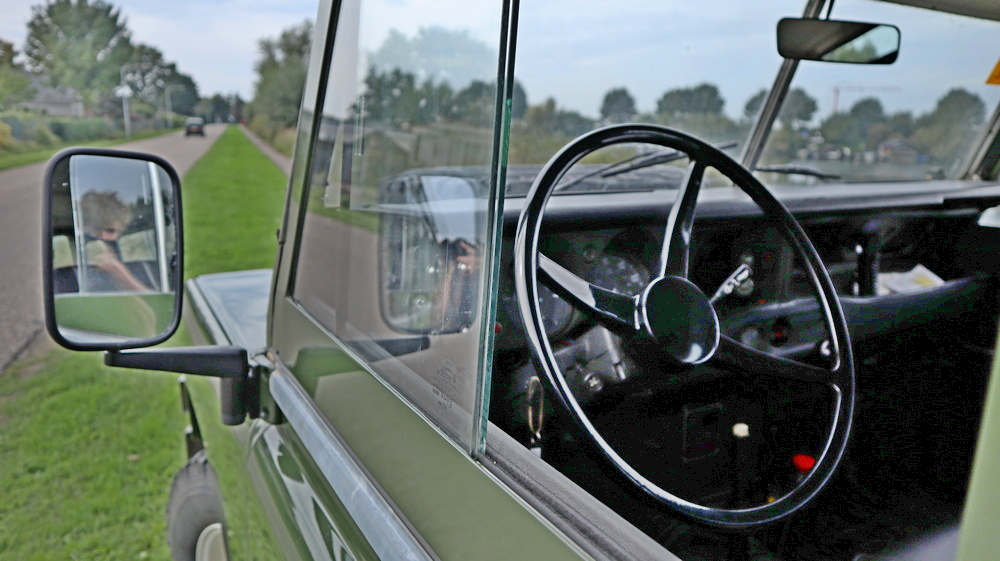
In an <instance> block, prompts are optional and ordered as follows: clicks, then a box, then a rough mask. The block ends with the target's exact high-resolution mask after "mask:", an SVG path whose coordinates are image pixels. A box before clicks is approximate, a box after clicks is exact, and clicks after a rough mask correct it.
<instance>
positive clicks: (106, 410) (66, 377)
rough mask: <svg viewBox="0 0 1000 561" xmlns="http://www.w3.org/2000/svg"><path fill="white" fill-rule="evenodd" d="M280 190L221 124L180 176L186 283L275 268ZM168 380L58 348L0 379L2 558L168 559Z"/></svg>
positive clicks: (177, 427)
mask: <svg viewBox="0 0 1000 561" xmlns="http://www.w3.org/2000/svg"><path fill="white" fill-rule="evenodd" d="M285 184H286V179H285V177H284V175H283V174H282V172H281V171H280V170H279V169H278V168H277V167H276V166H275V165H274V164H273V163H271V161H270V160H268V159H267V158H266V157H265V156H263V155H262V154H260V152H259V151H257V149H256V148H255V147H254V146H253V145H252V144H251V143H250V141H249V140H247V139H246V137H244V136H243V134H242V133H241V132H240V130H239V129H238V128H237V127H229V128H228V129H227V130H226V132H225V133H224V134H223V136H222V138H220V139H219V141H218V142H217V143H216V144H215V146H213V147H212V149H211V150H210V151H209V153H208V154H207V155H206V156H205V157H204V158H203V159H202V160H201V161H199V162H198V163H197V164H196V165H195V166H194V167H193V168H192V169H191V171H190V172H189V173H188V174H187V176H186V177H185V178H184V189H183V195H184V211H185V219H184V227H185V230H184V234H185V240H186V244H185V245H186V247H185V249H186V258H185V263H186V276H194V275H199V274H204V273H209V272H218V271H226V270H238V269H248V268H257V267H269V266H271V265H272V264H273V259H274V250H275V236H274V233H275V230H276V229H277V227H278V223H279V217H280V211H281V206H282V202H283V197H284V187H285ZM182 331H183V329H182ZM185 340H186V336H185V335H184V334H183V333H182V334H181V335H179V336H177V337H175V338H174V340H172V342H174V343H176V344H185ZM176 380H177V377H176V376H175V375H173V374H168V373H150V372H140V371H135V370H116V369H109V368H107V367H105V366H103V364H102V362H101V356H100V355H99V354H98V353H72V352H69V351H63V350H61V349H60V350H55V351H52V352H49V353H47V354H44V355H43V356H39V357H35V358H31V359H28V360H25V361H22V362H20V363H19V364H16V365H15V366H13V367H12V368H10V369H8V370H7V371H6V372H4V373H2V375H0V559H2V560H4V561H6V560H15V559H16V560H34V559H37V560H49V559H100V560H118V559H122V560H125V559H131V560H135V559H151V560H164V561H167V560H169V559H170V554H169V550H168V548H167V545H166V521H165V520H166V515H165V512H166V504H167V496H168V493H169V490H170V483H171V480H172V478H173V474H174V473H175V472H176V471H177V470H178V469H180V467H181V466H183V465H184V459H185V458H184V449H183V437H182V434H183V433H182V431H183V428H184V426H185V425H186V423H187V421H186V419H185V417H184V416H183V415H182V414H181V410H180V400H179V398H178V391H177V382H176Z"/></svg>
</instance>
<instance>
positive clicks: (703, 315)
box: [639, 276, 720, 365]
mask: <svg viewBox="0 0 1000 561" xmlns="http://www.w3.org/2000/svg"><path fill="white" fill-rule="evenodd" d="M639 319H640V321H641V324H642V328H643V329H644V330H645V331H646V334H647V335H649V336H651V337H653V338H654V339H656V341H657V342H658V343H660V344H661V346H662V348H663V350H664V351H666V352H667V354H668V355H669V356H670V357H671V358H673V359H674V360H675V361H677V362H678V363H680V364H686V365H696V364H702V363H704V362H705V361H707V360H708V359H710V358H712V356H713V355H714V354H715V351H716V349H718V348H719V335H720V328H719V316H718V314H716V312H715V308H713V307H712V304H711V302H710V301H709V299H708V297H707V296H705V293H704V292H702V291H701V289H700V288H698V287H697V286H695V284H694V283H693V282H691V281H689V280H687V279H685V278H682V277H675V276H669V277H662V278H659V279H656V280H655V281H653V282H652V283H650V284H649V285H648V286H647V287H646V289H645V290H644V291H643V292H642V296H641V297H640V300H639Z"/></svg>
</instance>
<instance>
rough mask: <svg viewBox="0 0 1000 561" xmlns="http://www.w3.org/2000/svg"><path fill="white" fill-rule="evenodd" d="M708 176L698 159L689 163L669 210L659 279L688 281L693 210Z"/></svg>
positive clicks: (661, 252) (703, 165)
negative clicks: (676, 278)
mask: <svg viewBox="0 0 1000 561" xmlns="http://www.w3.org/2000/svg"><path fill="white" fill-rule="evenodd" d="M704 177H705V164H703V163H702V162H700V161H698V160H695V161H692V162H691V163H690V164H688V167H687V172H686V173H685V174H684V179H683V181H681V187H680V190H679V191H678V192H677V199H676V200H675V201H674V204H673V206H671V207H670V215H669V217H668V218H667V229H666V232H665V233H664V235H663V248H662V249H661V251H660V276H661V277H666V276H677V277H683V278H687V275H688V261H689V255H690V253H691V232H692V231H693V230H694V209H695V204H696V203H697V202H698V193H699V191H701V182H702V179H704Z"/></svg>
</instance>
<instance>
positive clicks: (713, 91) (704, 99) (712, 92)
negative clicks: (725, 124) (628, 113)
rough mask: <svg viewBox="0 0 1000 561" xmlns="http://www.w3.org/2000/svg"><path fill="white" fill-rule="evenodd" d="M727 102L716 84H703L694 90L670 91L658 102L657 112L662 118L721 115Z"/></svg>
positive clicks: (679, 89)
mask: <svg viewBox="0 0 1000 561" xmlns="http://www.w3.org/2000/svg"><path fill="white" fill-rule="evenodd" d="M725 104H726V102H725V100H723V99H722V95H721V94H719V88H718V87H716V86H715V85H714V84H709V83H703V84H698V85H697V86H695V87H693V88H677V89H673V90H669V91H667V92H665V93H664V94H663V96H662V97H661V98H660V99H659V100H658V101H657V102H656V112H657V113H658V114H660V115H662V116H674V117H676V116H681V115H721V114H722V108H723V107H724V106H725Z"/></svg>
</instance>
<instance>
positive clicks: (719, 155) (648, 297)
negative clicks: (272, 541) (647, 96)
mask: <svg viewBox="0 0 1000 561" xmlns="http://www.w3.org/2000/svg"><path fill="white" fill-rule="evenodd" d="M633 142H635V143H639V142H641V143H647V144H653V145H658V146H662V147H665V148H668V149H672V150H676V151H678V152H681V153H684V154H686V155H687V157H688V159H689V164H688V167H687V171H686V173H685V176H684V179H683V181H682V184H681V186H680V189H679V191H678V192H677V196H676V200H675V201H674V203H673V205H672V206H671V207H670V213H669V216H668V219H667V226H666V232H665V234H664V238H663V239H664V242H663V246H662V248H661V251H660V259H659V267H658V274H654V275H653V276H654V277H655V278H653V280H652V281H650V282H649V283H648V284H647V285H646V287H645V288H644V289H643V290H642V292H641V293H640V294H638V295H636V296H627V295H621V294H618V293H615V292H612V291H611V290H608V289H606V288H601V287H599V286H595V285H593V284H590V283H589V282H587V281H586V280H584V279H582V278H580V277H579V276H577V275H576V274H574V273H572V272H570V271H569V270H567V269H565V268H564V267H562V266H561V265H559V264H558V263H556V262H555V261H553V260H551V259H549V258H547V257H545V256H544V255H542V254H541V253H539V251H538V243H539V234H540V231H541V225H542V220H543V217H544V212H545V206H546V203H547V201H548V199H549V196H550V195H551V194H552V192H553V190H554V189H555V187H556V185H557V184H558V183H559V180H560V179H561V178H562V177H563V175H564V174H565V173H566V171H567V170H568V169H569V168H570V167H571V166H572V165H573V164H575V163H576V162H578V161H580V160H581V159H582V158H583V157H584V156H586V155H587V154H590V153H591V152H594V151H595V150H597V149H599V148H604V147H608V146H612V145H616V144H622V143H633ZM708 167H712V168H714V169H716V170H717V171H719V172H720V173H722V174H723V175H725V176H726V177H727V178H728V179H729V180H731V181H732V182H733V183H734V184H735V185H736V186H738V187H739V188H741V189H742V190H743V191H744V192H745V193H746V194H747V195H749V196H750V198H751V199H753V201H754V202H756V204H757V205H758V206H759V207H760V208H761V210H762V211H763V213H764V216H765V218H769V219H771V220H772V221H773V222H774V223H775V224H776V226H777V228H778V229H779V230H780V231H781V232H782V233H783V235H784V237H785V238H786V239H787V240H788V243H789V244H790V245H791V246H792V248H793V251H795V252H796V253H797V254H798V256H799V257H801V260H802V262H803V263H804V264H805V268H806V272H807V275H808V277H809V278H810V280H811V282H812V284H813V286H814V289H815V291H816V298H817V300H818V302H819V307H820V310H821V312H822V317H823V321H824V323H825V325H826V331H827V333H828V334H829V336H830V339H829V341H828V344H829V348H828V349H824V350H828V351H829V353H828V354H829V359H830V360H829V361H828V362H827V365H828V366H825V367H820V366H813V365H810V364H806V363H803V362H800V361H797V360H792V359H788V358H784V357H780V356H777V355H773V354H769V353H766V352H763V351H759V350H757V349H753V348H751V347H748V346H746V345H744V344H742V343H740V342H739V341H737V340H735V339H733V338H731V337H729V336H726V335H723V334H722V333H721V328H720V323H719V316H718V314H717V313H716V311H715V308H714V307H713V304H712V300H713V299H710V298H709V297H708V296H706V295H705V294H704V293H703V292H702V291H701V290H700V289H699V288H698V287H697V286H695V284H694V283H692V282H691V281H690V280H688V263H689V259H690V253H691V233H692V227H693V225H694V219H695V205H696V201H697V198H698V192H699V190H700V188H701V183H702V180H703V177H704V174H705V170H706V168H708ZM514 259H515V263H514V265H515V275H514V279H515V285H516V290H517V298H518V306H519V309H520V312H521V317H522V320H523V323H524V326H525V331H526V335H527V337H528V340H529V341H530V343H531V345H532V348H533V349H532V350H533V353H534V356H535V358H536V362H537V367H538V368H539V369H540V370H541V371H542V373H543V374H544V376H545V377H546V379H547V381H548V384H549V385H550V387H551V388H553V390H554V392H555V393H556V395H557V398H558V401H559V403H560V404H561V406H562V408H563V409H564V410H565V411H566V412H567V413H568V414H569V416H570V417H572V418H573V420H574V421H575V422H576V423H577V424H578V425H579V427H580V428H581V429H582V430H583V431H584V432H585V433H586V435H588V436H589V438H590V439H592V441H593V443H594V444H595V445H596V447H597V448H598V449H599V450H600V452H601V455H602V456H603V457H604V458H605V459H606V460H607V461H608V462H610V464H611V465H612V466H614V468H615V469H616V470H617V471H618V472H619V473H620V474H621V475H623V476H624V477H625V478H626V479H627V480H628V481H630V482H631V483H632V484H634V485H635V486H636V487H638V488H639V489H641V490H642V491H643V492H645V494H647V495H649V496H650V497H652V498H653V499H654V500H656V501H657V502H659V503H660V504H662V505H664V506H666V507H667V508H669V509H672V510H673V511H675V512H677V513H679V514H681V515H683V516H686V517H688V518H690V519H693V520H695V521H699V522H702V523H705V524H708V525H711V526H716V527H728V528H746V527H752V526H757V525H761V524H766V523H770V522H773V521H776V520H778V519H781V518H784V517H785V516H788V515H789V514H791V513H793V512H795V511H797V510H798V509H800V508H801V507H803V506H804V505H806V504H807V503H809V501H811V500H812V499H813V498H814V497H816V494H817V493H819V491H820V490H822V488H823V487H824V486H825V485H826V484H827V482H828V481H829V480H830V477H831V476H832V475H833V473H834V471H835V470H836V468H837V465H838V463H839V462H840V459H841V457H842V456H843V453H844V450H845V448H846V447H847V443H848V438H849V436H850V432H851V422H852V416H853V410H854V401H855V379H854V360H853V357H852V354H851V344H850V337H849V335H848V330H847V322H846V319H845V317H844V312H843V310H842V308H841V305H840V300H839V299H838V297H837V292H836V290H835V288H834V286H833V283H832V282H831V280H830V276H829V273H828V272H827V270H826V267H824V265H823V262H822V261H821V260H820V257H819V255H818V254H817V252H816V249H815V248H814V247H813V245H812V243H811V242H810V241H809V238H808V237H807V236H806V234H805V232H804V231H803V230H802V227H801V225H800V224H799V223H798V221H797V220H796V219H795V217H793V216H792V214H791V213H790V212H789V211H788V210H787V209H786V208H785V207H784V205H782V204H781V203H780V202H779V201H778V200H777V199H776V198H775V197H774V195H772V194H771V193H770V192H769V191H768V190H767V188H765V187H764V185H763V184H761V182H760V181H758V180H757V179H756V178H755V177H754V176H753V175H752V174H751V173H750V171H749V170H747V169H746V168H745V167H743V166H742V165H740V164H739V163H737V162H736V161H735V160H733V159H732V158H730V157H729V156H727V155H726V154H725V153H723V152H722V151H720V150H719V149H717V148H715V147H714V146H712V145H710V144H708V143H706V142H704V141H702V140H700V139H698V138H695V137H693V136H690V135H687V134H684V133H681V132H678V131H675V130H672V129H669V128H666V127H660V126H655V125H647V124H626V125H614V126H609V127H605V128H602V129H598V130H595V131H592V132H590V133H588V134H585V135H583V136H581V137H579V138H577V139H576V140H574V141H573V142H571V143H570V144H568V145H566V146H565V147H564V148H563V149H562V150H560V151H559V153H557V154H556V155H555V156H553V157H552V159H551V160H549V162H548V163H547V164H546V165H545V167H544V168H542V171H541V172H540V173H539V175H538V177H536V178H535V181H534V183H533V184H532V186H531V189H530V191H529V192H528V195H527V200H526V201H525V205H524V209H523V211H522V213H521V217H520V220H519V222H518V226H517V234H516V238H515V257H514ZM540 275H541V277H542V278H543V279H544V281H545V283H546V284H547V285H548V286H549V287H551V288H552V289H554V290H556V291H557V292H558V293H560V294H562V295H563V296H565V297H566V298H567V299H568V300H569V301H570V303H572V304H573V305H574V306H575V307H577V308H578V309H580V310H582V311H584V312H585V313H587V314H588V315H589V316H591V317H592V318H593V319H594V320H595V321H597V322H598V323H600V324H601V325H604V326H605V327H607V328H609V329H610V330H612V331H613V332H615V333H617V334H619V335H623V336H625V337H631V338H633V339H640V340H644V341H647V342H650V343H652V344H655V345H657V346H658V347H659V348H662V349H663V351H665V354H666V355H667V356H668V357H670V358H671V359H672V361H673V362H675V363H676V364H677V365H680V366H686V367H693V366H696V365H701V364H706V363H709V362H710V361H711V362H712V363H713V364H718V365H720V366H722V367H724V368H725V369H726V370H728V371H730V372H734V373H738V374H747V375H751V376H770V377H775V378H779V379H791V380H798V381H806V382H810V383H814V384H822V385H825V386H827V387H828V388H829V389H830V390H832V395H833V407H832V408H831V409H832V410H831V412H830V416H831V418H830V425H829V426H830V429H829V431H828V433H827V434H826V439H825V442H824V444H823V447H822V451H821V452H820V453H819V454H818V456H817V459H816V463H815V465H814V466H813V467H812V469H811V470H810V471H809V472H808V474H807V475H806V476H805V477H804V478H803V479H802V480H801V481H799V482H798V483H797V484H796V485H795V486H794V487H793V488H792V490H791V491H789V492H788V493H787V494H785V495H784V496H782V497H780V498H778V499H777V500H775V501H773V502H770V503H766V504H761V505H759V506H753V507H750V508H717V507H711V506H706V505H702V504H696V503H694V502H691V501H688V500H685V499H683V498H681V497H679V496H677V495H675V494H672V493H670V492H669V491H667V490H666V489H663V488H662V487H660V486H659V485H657V484H656V483H654V482H652V481H650V480H649V479H648V478H646V477H645V476H644V475H643V474H641V473H639V472H638V471H637V470H636V469H635V468H633V467H632V466H631V465H630V464H629V463H628V462H627V461H626V460H625V459H623V458H622V456H621V455H620V454H618V452H616V451H615V450H614V448H613V447H612V446H611V445H610V444H608V442H607V441H606V440H605V439H604V438H603V437H602V436H601V434H600V433H599V432H598V431H597V430H596V428H595V427H594V425H593V423H592V422H591V420H590V419H589V418H588V417H587V414H586V413H585V411H584V410H583V408H582V407H581V406H580V403H579V402H578V401H577V399H576V398H575V397H574V395H573V392H572V391H571V390H570V385H569V384H568V383H567V380H566V376H565V375H564V373H563V372H562V370H561V369H560V367H559V364H558V362H557V361H556V357H555V354H554V352H553V349H552V346H551V344H550V343H549V340H548V337H547V336H546V334H545V328H544V325H543V323H542V312H541V307H540V305H539V276H540ZM735 276H736V275H733V276H730V278H729V280H727V284H728V285H729V286H730V288H729V290H732V289H733V288H735V286H736V285H738V284H739V280H740V279H736V278H734V277H735ZM725 286H726V285H724V286H723V288H725Z"/></svg>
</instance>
